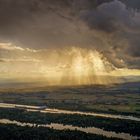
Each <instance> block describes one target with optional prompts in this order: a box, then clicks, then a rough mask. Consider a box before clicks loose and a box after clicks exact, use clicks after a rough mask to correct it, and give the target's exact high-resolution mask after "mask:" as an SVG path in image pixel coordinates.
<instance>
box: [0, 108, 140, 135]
mask: <svg viewBox="0 0 140 140" xmlns="http://www.w3.org/2000/svg"><path fill="white" fill-rule="evenodd" d="M0 119H10V120H17V121H20V122H29V123H36V124H50V123H61V124H65V125H66V124H67V125H73V126H80V127H92V126H94V127H98V128H103V129H104V130H108V131H115V132H125V133H130V134H131V135H137V136H140V133H139V130H140V122H138V121H131V120H121V119H111V118H103V117H95V116H87V115H68V114H53V113H40V112H27V111H25V110H19V109H2V108H1V109H0Z"/></svg>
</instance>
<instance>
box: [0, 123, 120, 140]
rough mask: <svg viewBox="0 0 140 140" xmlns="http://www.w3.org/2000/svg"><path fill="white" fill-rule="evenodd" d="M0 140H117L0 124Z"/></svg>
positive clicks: (81, 133) (114, 139)
mask: <svg viewBox="0 0 140 140" xmlns="http://www.w3.org/2000/svg"><path fill="white" fill-rule="evenodd" d="M0 140H118V139H116V138H107V137H104V136H101V135H93V134H87V133H84V132H80V131H77V130H75V131H70V130H53V129H50V128H43V127H28V126H25V127H21V126H16V125H10V124H8V125H4V124H0Z"/></svg>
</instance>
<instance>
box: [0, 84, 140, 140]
mask: <svg viewBox="0 0 140 140" xmlns="http://www.w3.org/2000/svg"><path fill="white" fill-rule="evenodd" d="M0 102H1V103H2V102H3V103H12V104H24V105H37V106H46V107H47V108H57V109H65V110H72V111H83V112H97V113H106V114H116V115H126V116H135V117H137V118H140V83H127V84H123V85H113V86H108V87H107V86H79V87H45V88H44V87H43V88H42V87H40V88H28V89H23V88H22V89H16V90H15V89H13V88H12V89H1V90H0ZM2 119H8V120H10V121H18V122H21V123H24V124H26V123H32V124H35V125H34V126H28V125H27V126H26V125H24V126H18V125H16V124H8V123H7V124H6V123H4V124H3V123H0V140H45V139H47V140H48V139H49V140H63V139H64V140H66V139H67V140H108V139H120V137H117V136H116V137H112V138H111V137H110V136H109V137H108V135H107V136H106V135H104V136H103V135H102V133H101V134H99V135H97V134H91V133H85V132H82V131H79V130H70V129H63V130H55V129H53V128H51V127H50V128H49V127H41V126H39V125H44V124H51V123H56V124H63V125H64V126H65V125H71V126H74V127H79V128H87V129H88V127H96V128H99V129H101V130H103V131H107V132H111V131H113V132H115V133H116V134H118V135H119V133H125V134H126V135H129V137H127V136H126V137H125V134H124V137H123V138H124V139H125V140H129V139H130V140H131V136H134V137H135V136H136V137H135V139H139V137H140V133H139V130H140V121H136V120H129V119H119V118H106V117H99V116H90V115H80V114H65V113H63V114H57V113H42V112H40V111H37V112H33V111H31V112H30V111H28V110H26V109H24V108H23V109H21V108H20V109H19V108H0V120H2Z"/></svg>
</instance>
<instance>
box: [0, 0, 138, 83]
mask: <svg viewBox="0 0 140 140" xmlns="http://www.w3.org/2000/svg"><path fill="white" fill-rule="evenodd" d="M139 37H140V0H0V78H1V80H0V83H2V82H4V81H5V79H6V80H8V81H10V80H11V81H20V80H21V79H24V80H25V79H26V80H25V81H29V79H30V80H31V81H32V78H34V77H36V78H37V79H36V81H37V80H39V79H42V78H44V79H51V80H49V83H50V81H51V83H55V84H56V83H61V82H62V81H63V83H65V82H66V81H70V83H74V84H76V83H77V84H85V83H88V84H90V83H111V82H112V80H109V81H106V80H105V79H106V78H105V79H104V78H100V76H101V75H103V76H106V75H110V76H134V77H136V76H140V51H139V48H140V39H139ZM75 77H76V78H75ZM81 77H82V78H81ZM83 77H86V78H83ZM87 77H88V78H87ZM91 77H92V78H91ZM27 79H28V80H27ZM54 79H55V80H54ZM56 79H57V80H56ZM62 79H63V80H62ZM60 81H61V82H60ZM6 82H7V81H6Z"/></svg>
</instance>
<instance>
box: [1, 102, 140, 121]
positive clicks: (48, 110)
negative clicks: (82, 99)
mask: <svg viewBox="0 0 140 140" xmlns="http://www.w3.org/2000/svg"><path fill="white" fill-rule="evenodd" d="M0 107H2V108H22V109H25V110H27V111H39V112H41V113H59V114H79V115H90V116H97V117H105V118H113V119H123V120H133V121H140V118H138V117H134V116H125V115H114V114H104V113H94V112H92V113H90V112H81V111H69V110H61V109H53V108H42V107H41V106H29V105H19V104H6V103H0Z"/></svg>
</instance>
